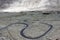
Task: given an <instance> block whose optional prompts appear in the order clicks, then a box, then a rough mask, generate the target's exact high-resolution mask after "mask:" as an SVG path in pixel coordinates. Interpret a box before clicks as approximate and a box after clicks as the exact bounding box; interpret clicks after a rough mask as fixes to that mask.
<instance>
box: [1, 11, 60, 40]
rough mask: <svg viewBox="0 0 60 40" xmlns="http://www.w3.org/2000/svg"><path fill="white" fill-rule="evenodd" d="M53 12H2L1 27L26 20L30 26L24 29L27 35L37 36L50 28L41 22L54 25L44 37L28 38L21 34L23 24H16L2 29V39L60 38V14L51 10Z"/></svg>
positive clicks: (43, 39)
mask: <svg viewBox="0 0 60 40" xmlns="http://www.w3.org/2000/svg"><path fill="white" fill-rule="evenodd" d="M50 13H51V14H42V12H39V11H36V12H21V13H7V12H6V13H2V12H1V13H0V29H1V28H3V27H5V26H7V25H8V24H10V23H15V22H18V21H19V22H24V23H27V24H29V27H28V28H27V29H26V30H25V31H24V33H25V35H27V36H31V37H36V36H39V35H41V34H43V33H44V32H45V31H47V30H48V28H49V27H48V26H47V25H44V24H41V23H40V22H44V23H48V24H51V25H53V28H52V29H51V30H50V31H49V32H48V33H47V34H46V35H45V36H43V37H41V38H38V39H27V38H24V37H22V36H21V35H20V31H21V30H22V29H23V28H24V25H22V24H14V25H11V26H9V27H8V29H7V28H5V29H2V30H0V40H56V39H57V38H58V39H59V40H60V14H59V13H58V14H57V12H50Z"/></svg>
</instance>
